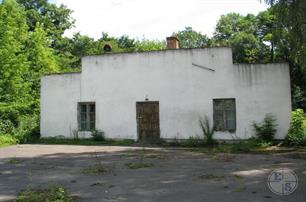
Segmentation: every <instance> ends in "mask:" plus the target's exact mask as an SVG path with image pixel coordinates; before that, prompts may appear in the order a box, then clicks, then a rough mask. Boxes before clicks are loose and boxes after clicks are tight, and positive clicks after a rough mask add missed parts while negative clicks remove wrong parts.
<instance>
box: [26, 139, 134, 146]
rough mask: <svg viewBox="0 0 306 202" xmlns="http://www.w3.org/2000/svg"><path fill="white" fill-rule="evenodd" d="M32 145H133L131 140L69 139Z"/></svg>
mask: <svg viewBox="0 0 306 202" xmlns="http://www.w3.org/2000/svg"><path fill="white" fill-rule="evenodd" d="M31 143H34V144H66V145H117V146H131V145H133V144H134V143H135V141H134V140H132V139H122V140H114V139H106V140H104V141H95V140H93V139H69V138H56V137H48V138H40V139H38V140H36V141H34V142H31Z"/></svg>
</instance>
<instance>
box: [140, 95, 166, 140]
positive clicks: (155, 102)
mask: <svg viewBox="0 0 306 202" xmlns="http://www.w3.org/2000/svg"><path fill="white" fill-rule="evenodd" d="M142 104H157V107H158V112H157V113H158V129H157V130H158V139H160V115H159V101H136V125H137V126H136V127H137V140H138V141H139V140H141V138H140V136H141V135H140V124H139V118H140V117H138V110H137V109H138V106H139V105H142Z"/></svg>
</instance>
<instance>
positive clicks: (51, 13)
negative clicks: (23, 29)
mask: <svg viewBox="0 0 306 202" xmlns="http://www.w3.org/2000/svg"><path fill="white" fill-rule="evenodd" d="M17 2H18V3H19V4H21V5H23V6H24V7H25V10H26V15H27V23H28V26H29V29H30V31H34V29H35V27H36V24H37V23H40V24H41V25H42V26H43V28H44V30H45V31H46V32H47V35H48V36H51V37H52V40H54V41H57V40H60V39H61V38H62V35H63V33H64V32H65V30H67V29H69V28H71V27H72V26H73V25H74V20H73V19H72V18H71V13H72V11H71V10H70V9H68V8H67V7H66V6H64V5H60V6H59V7H58V6H56V5H55V4H52V3H49V2H48V0H17Z"/></svg>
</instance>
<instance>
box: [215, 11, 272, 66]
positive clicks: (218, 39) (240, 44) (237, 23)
mask: <svg viewBox="0 0 306 202" xmlns="http://www.w3.org/2000/svg"><path fill="white" fill-rule="evenodd" d="M258 27H259V26H258V20H257V18H256V16H254V15H252V14H248V15H246V16H242V15H240V14H237V13H229V14H227V15H222V16H221V18H220V20H219V21H218V23H217V26H216V31H215V33H214V37H213V38H214V40H213V41H214V43H213V44H214V45H226V46H231V47H232V48H233V59H234V62H243V63H255V62H263V61H264V56H265V54H264V53H265V52H266V50H267V45H265V44H264V43H263V41H260V38H259V37H258V35H257V30H258Z"/></svg>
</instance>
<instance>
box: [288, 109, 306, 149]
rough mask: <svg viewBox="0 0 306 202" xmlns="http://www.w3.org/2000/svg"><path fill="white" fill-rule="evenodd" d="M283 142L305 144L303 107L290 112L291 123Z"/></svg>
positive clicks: (305, 124) (305, 122)
mask: <svg viewBox="0 0 306 202" xmlns="http://www.w3.org/2000/svg"><path fill="white" fill-rule="evenodd" d="M285 143H287V144H289V145H305V144H306V118H305V114H304V111H303V109H296V110H295V111H293V112H292V113H291V123H290V129H289V131H288V135H287V137H286V140H285Z"/></svg>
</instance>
